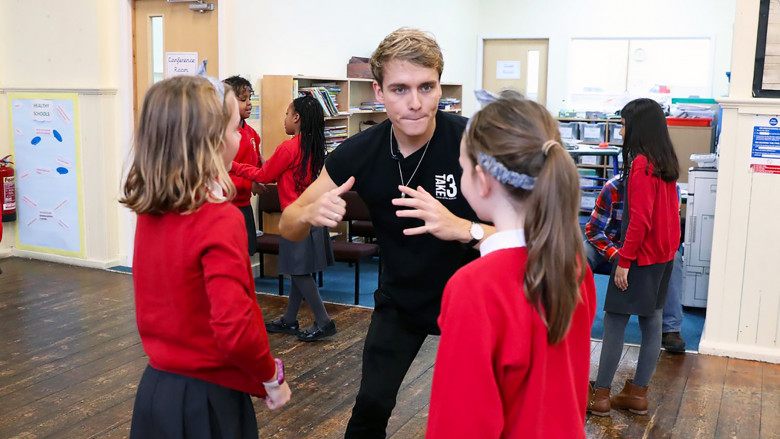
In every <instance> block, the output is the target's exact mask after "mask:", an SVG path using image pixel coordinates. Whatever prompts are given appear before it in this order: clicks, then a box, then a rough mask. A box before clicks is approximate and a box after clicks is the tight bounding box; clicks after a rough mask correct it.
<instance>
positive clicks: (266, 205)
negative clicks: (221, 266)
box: [257, 185, 284, 296]
mask: <svg viewBox="0 0 780 439" xmlns="http://www.w3.org/2000/svg"><path fill="white" fill-rule="evenodd" d="M259 197H260V199H259V203H258V207H259V209H258V210H257V224H258V226H259V227H260V230H263V212H265V213H282V207H281V205H280V204H279V192H278V190H277V187H276V185H268V186H266V191H265V192H263V193H262V194H260V195H259ZM280 238H281V236H280V235H276V234H273V233H266V232H263V234H262V235H260V236H258V237H257V252H258V253H259V254H260V277H265V262H264V261H263V259H264V258H263V255H278V254H279V239H280ZM278 277H279V295H280V296H281V295H283V294H284V276H282V275H281V274H280V275H279V276H278Z"/></svg>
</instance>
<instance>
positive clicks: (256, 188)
mask: <svg viewBox="0 0 780 439" xmlns="http://www.w3.org/2000/svg"><path fill="white" fill-rule="evenodd" d="M266 191H268V188H267V187H265V185H264V184H260V183H255V182H252V193H253V194H255V195H260V194H262V193H264V192H266Z"/></svg>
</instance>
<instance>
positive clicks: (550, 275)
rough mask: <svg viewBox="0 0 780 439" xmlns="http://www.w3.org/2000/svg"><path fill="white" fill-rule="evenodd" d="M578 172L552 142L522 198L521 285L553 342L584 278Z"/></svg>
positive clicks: (558, 337)
mask: <svg viewBox="0 0 780 439" xmlns="http://www.w3.org/2000/svg"><path fill="white" fill-rule="evenodd" d="M579 201H580V199H579V174H578V173H577V170H576V167H575V166H574V162H573V161H572V159H571V157H570V156H569V154H568V153H567V152H566V151H565V150H564V149H563V148H562V147H561V146H560V145H559V144H558V143H556V144H554V145H553V146H552V147H551V148H549V151H548V153H547V158H546V160H545V163H544V166H542V170H541V172H540V173H539V175H538V176H537V177H536V182H535V184H534V188H533V190H532V191H531V194H530V196H529V197H528V199H527V200H526V202H525V207H526V212H527V214H526V218H525V226H524V231H525V239H526V246H527V249H528V262H527V264H526V269H525V278H524V279H523V285H524V287H525V296H526V298H527V299H528V302H529V303H531V304H533V305H534V306H536V309H537V311H539V314H540V315H541V316H542V319H543V320H544V322H545V324H546V326H547V341H548V342H549V343H550V344H555V343H558V342H559V341H561V340H562V339H563V337H564V336H565V335H566V333H567V332H568V330H569V326H570V324H571V318H572V315H573V314H574V310H575V309H576V307H577V304H578V303H579V300H580V292H579V286H580V284H581V283H582V281H583V279H584V278H585V273H586V271H585V264H584V263H583V261H585V251H584V249H583V246H582V236H581V233H580V228H579V225H578V223H577V213H578V211H579Z"/></svg>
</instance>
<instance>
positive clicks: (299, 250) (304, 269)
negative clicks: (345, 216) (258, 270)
mask: <svg viewBox="0 0 780 439" xmlns="http://www.w3.org/2000/svg"><path fill="white" fill-rule="evenodd" d="M331 265H333V248H332V247H331V244H330V235H329V233H328V228H327V227H312V228H311V230H310V231H309V236H307V237H306V238H304V239H303V240H302V241H297V242H295V241H290V240H287V239H284V238H281V239H280V240H279V274H287V275H301V274H311V273H317V272H319V271H322V270H324V269H325V268H327V267H329V266H331Z"/></svg>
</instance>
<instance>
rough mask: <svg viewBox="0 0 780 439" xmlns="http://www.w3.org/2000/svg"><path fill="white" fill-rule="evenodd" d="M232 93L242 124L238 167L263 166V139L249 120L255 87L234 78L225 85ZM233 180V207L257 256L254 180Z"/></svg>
mask: <svg viewBox="0 0 780 439" xmlns="http://www.w3.org/2000/svg"><path fill="white" fill-rule="evenodd" d="M223 82H224V83H225V84H227V85H229V86H230V87H231V88H232V89H233V93H235V94H236V99H237V100H238V114H239V116H240V119H241V121H240V122H239V124H238V132H239V133H241V143H239V145H238V153H236V158H235V159H233V160H234V161H236V162H239V163H247V164H250V165H252V166H262V165H263V156H262V155H261V154H260V136H259V135H258V134H257V131H255V129H254V128H252V127H251V126H250V125H249V124H248V123H246V120H247V119H248V118H249V116H250V115H251V114H252V101H251V100H250V96H252V93H254V90H253V89H252V84H251V83H250V82H249V81H248V80H247V79H246V78H242V77H241V76H231V77H229V78H227V79H225V80H224V81H223ZM228 175H230V180H231V181H233V185H234V186H235V187H236V196H235V197H233V204H235V205H236V206H237V207H238V210H240V211H241V213H242V214H243V215H244V223H245V226H246V233H247V238H248V246H249V256H250V257H252V255H254V254H255V253H257V225H256V224H255V214H254V212H253V211H252V205H251V204H250V203H249V200H250V199H251V198H252V180H248V179H245V178H241V177H239V176H238V175H235V174H234V173H232V172H230V173H229V174H228Z"/></svg>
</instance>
